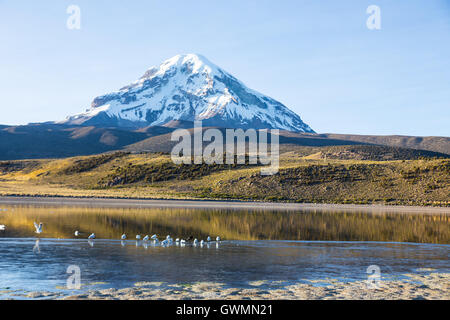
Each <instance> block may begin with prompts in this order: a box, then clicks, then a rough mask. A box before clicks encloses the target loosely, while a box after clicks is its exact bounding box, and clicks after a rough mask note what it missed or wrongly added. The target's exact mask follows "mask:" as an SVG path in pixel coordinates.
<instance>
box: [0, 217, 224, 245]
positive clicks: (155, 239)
mask: <svg viewBox="0 0 450 320" xmlns="http://www.w3.org/2000/svg"><path fill="white" fill-rule="evenodd" d="M5 228H6V227H5V226H4V225H0V230H5ZM34 228H35V229H36V231H35V232H36V233H37V234H41V233H42V232H43V229H42V228H43V223H42V222H40V223H39V224H38V223H37V222H34ZM74 235H75V237H80V236H81V235H82V233H81V232H80V231H78V230H76V231H75V232H74ZM95 238H96V236H95V233H91V234H90V235H89V236H88V239H89V240H94V239H95ZM190 238H191V237H189V239H187V240H185V239H180V238H176V239H175V240H173V239H172V237H171V236H170V235H168V236H167V237H166V238H165V239H164V240H162V241H160V240H159V239H158V235H157V234H154V235H152V236H151V237H150V236H149V235H146V236H145V237H143V238H142V237H141V235H140V234H138V235H136V240H137V241H140V240H142V241H144V242H149V241H152V242H153V243H154V244H155V245H156V244H159V245H161V246H164V247H165V246H170V245H173V244H174V243H175V244H176V245H185V244H186V243H188V242H191V243H192V244H193V245H194V246H197V245H200V246H203V245H204V244H205V243H211V242H214V241H213V240H212V239H211V237H210V236H208V237H207V238H206V240H200V241H199V240H198V239H197V238H195V239H193V240H192V241H191V239H190ZM120 240H122V241H123V240H127V235H126V234H125V233H124V234H122V236H121V237H120ZM220 241H221V239H220V237H219V236H217V237H216V240H215V242H216V243H219V242H220Z"/></svg>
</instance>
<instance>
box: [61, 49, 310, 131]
mask: <svg viewBox="0 0 450 320" xmlns="http://www.w3.org/2000/svg"><path fill="white" fill-rule="evenodd" d="M173 120H184V121H194V120H202V121H203V126H218V127H228V128H244V129H247V128H255V129H263V128H274V129H284V130H289V131H297V132H313V130H312V129H311V128H310V127H309V126H308V125H307V124H305V123H304V122H303V121H302V120H301V119H300V117H299V116H298V115H297V114H295V113H294V112H292V111H291V110H289V109H288V108H287V107H285V106H284V105H283V104H281V103H280V102H278V101H276V100H274V99H272V98H269V97H267V96H265V95H263V94H261V93H258V92H256V91H254V90H251V89H249V88H247V87H246V86H245V85H244V84H243V83H242V82H240V81H239V80H237V79H236V78H235V77H233V76H232V75H230V74H229V73H227V72H225V71H224V70H222V69H220V68H219V67H217V66H216V65H214V64H213V63H211V62H209V61H208V60H207V59H206V58H204V57H202V56H200V55H195V54H186V55H177V56H175V57H173V58H171V59H169V60H166V61H164V62H163V63H162V64H161V65H159V66H158V67H152V68H150V69H149V70H147V72H145V74H144V75H143V76H142V77H141V78H140V79H139V80H137V81H135V82H133V83H132V84H130V85H128V86H126V87H123V88H122V89H120V90H119V91H116V92H113V93H109V94H106V95H103V96H99V97H97V98H95V99H94V100H93V102H92V105H91V108H90V109H88V110H87V111H86V112H84V113H81V114H78V115H75V116H72V117H69V118H68V119H67V120H66V121H65V123H68V124H83V125H97V126H119V127H120V126H123V127H142V126H149V125H151V126H154V125H164V124H166V123H168V122H170V121H173Z"/></svg>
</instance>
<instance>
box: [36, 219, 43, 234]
mask: <svg viewBox="0 0 450 320" xmlns="http://www.w3.org/2000/svg"><path fill="white" fill-rule="evenodd" d="M42 226H43V224H42V222H41V223H39V225H38V224H37V223H36V222H35V223H34V227H35V228H36V231H35V232H36V233H37V234H39V233H42Z"/></svg>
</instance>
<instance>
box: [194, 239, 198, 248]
mask: <svg viewBox="0 0 450 320" xmlns="http://www.w3.org/2000/svg"><path fill="white" fill-rule="evenodd" d="M197 244H198V240H197V238H195V239H194V246H196V245H197Z"/></svg>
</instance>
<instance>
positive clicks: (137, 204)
mask: <svg viewBox="0 0 450 320" xmlns="http://www.w3.org/2000/svg"><path fill="white" fill-rule="evenodd" d="M0 205H48V206H85V207H94V208H98V207H106V208H142V209H146V208H149V209H150V208H178V209H232V210H283V211H295V210H303V211H312V210H327V211H336V212H343V211H345V212H366V213H367V212H370V213H410V214H424V213H426V214H450V207H421V206H399V205H398V206H389V205H378V204H373V205H361V204H332V203H330V204H327V203H289V202H257V201H239V200H229V201H223V200H211V199H208V200H201V199H199V200H193V199H189V200H184V199H131V198H107V197H105V198H98V197H92V198H91V197H64V196H51V197H46V196H0Z"/></svg>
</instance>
